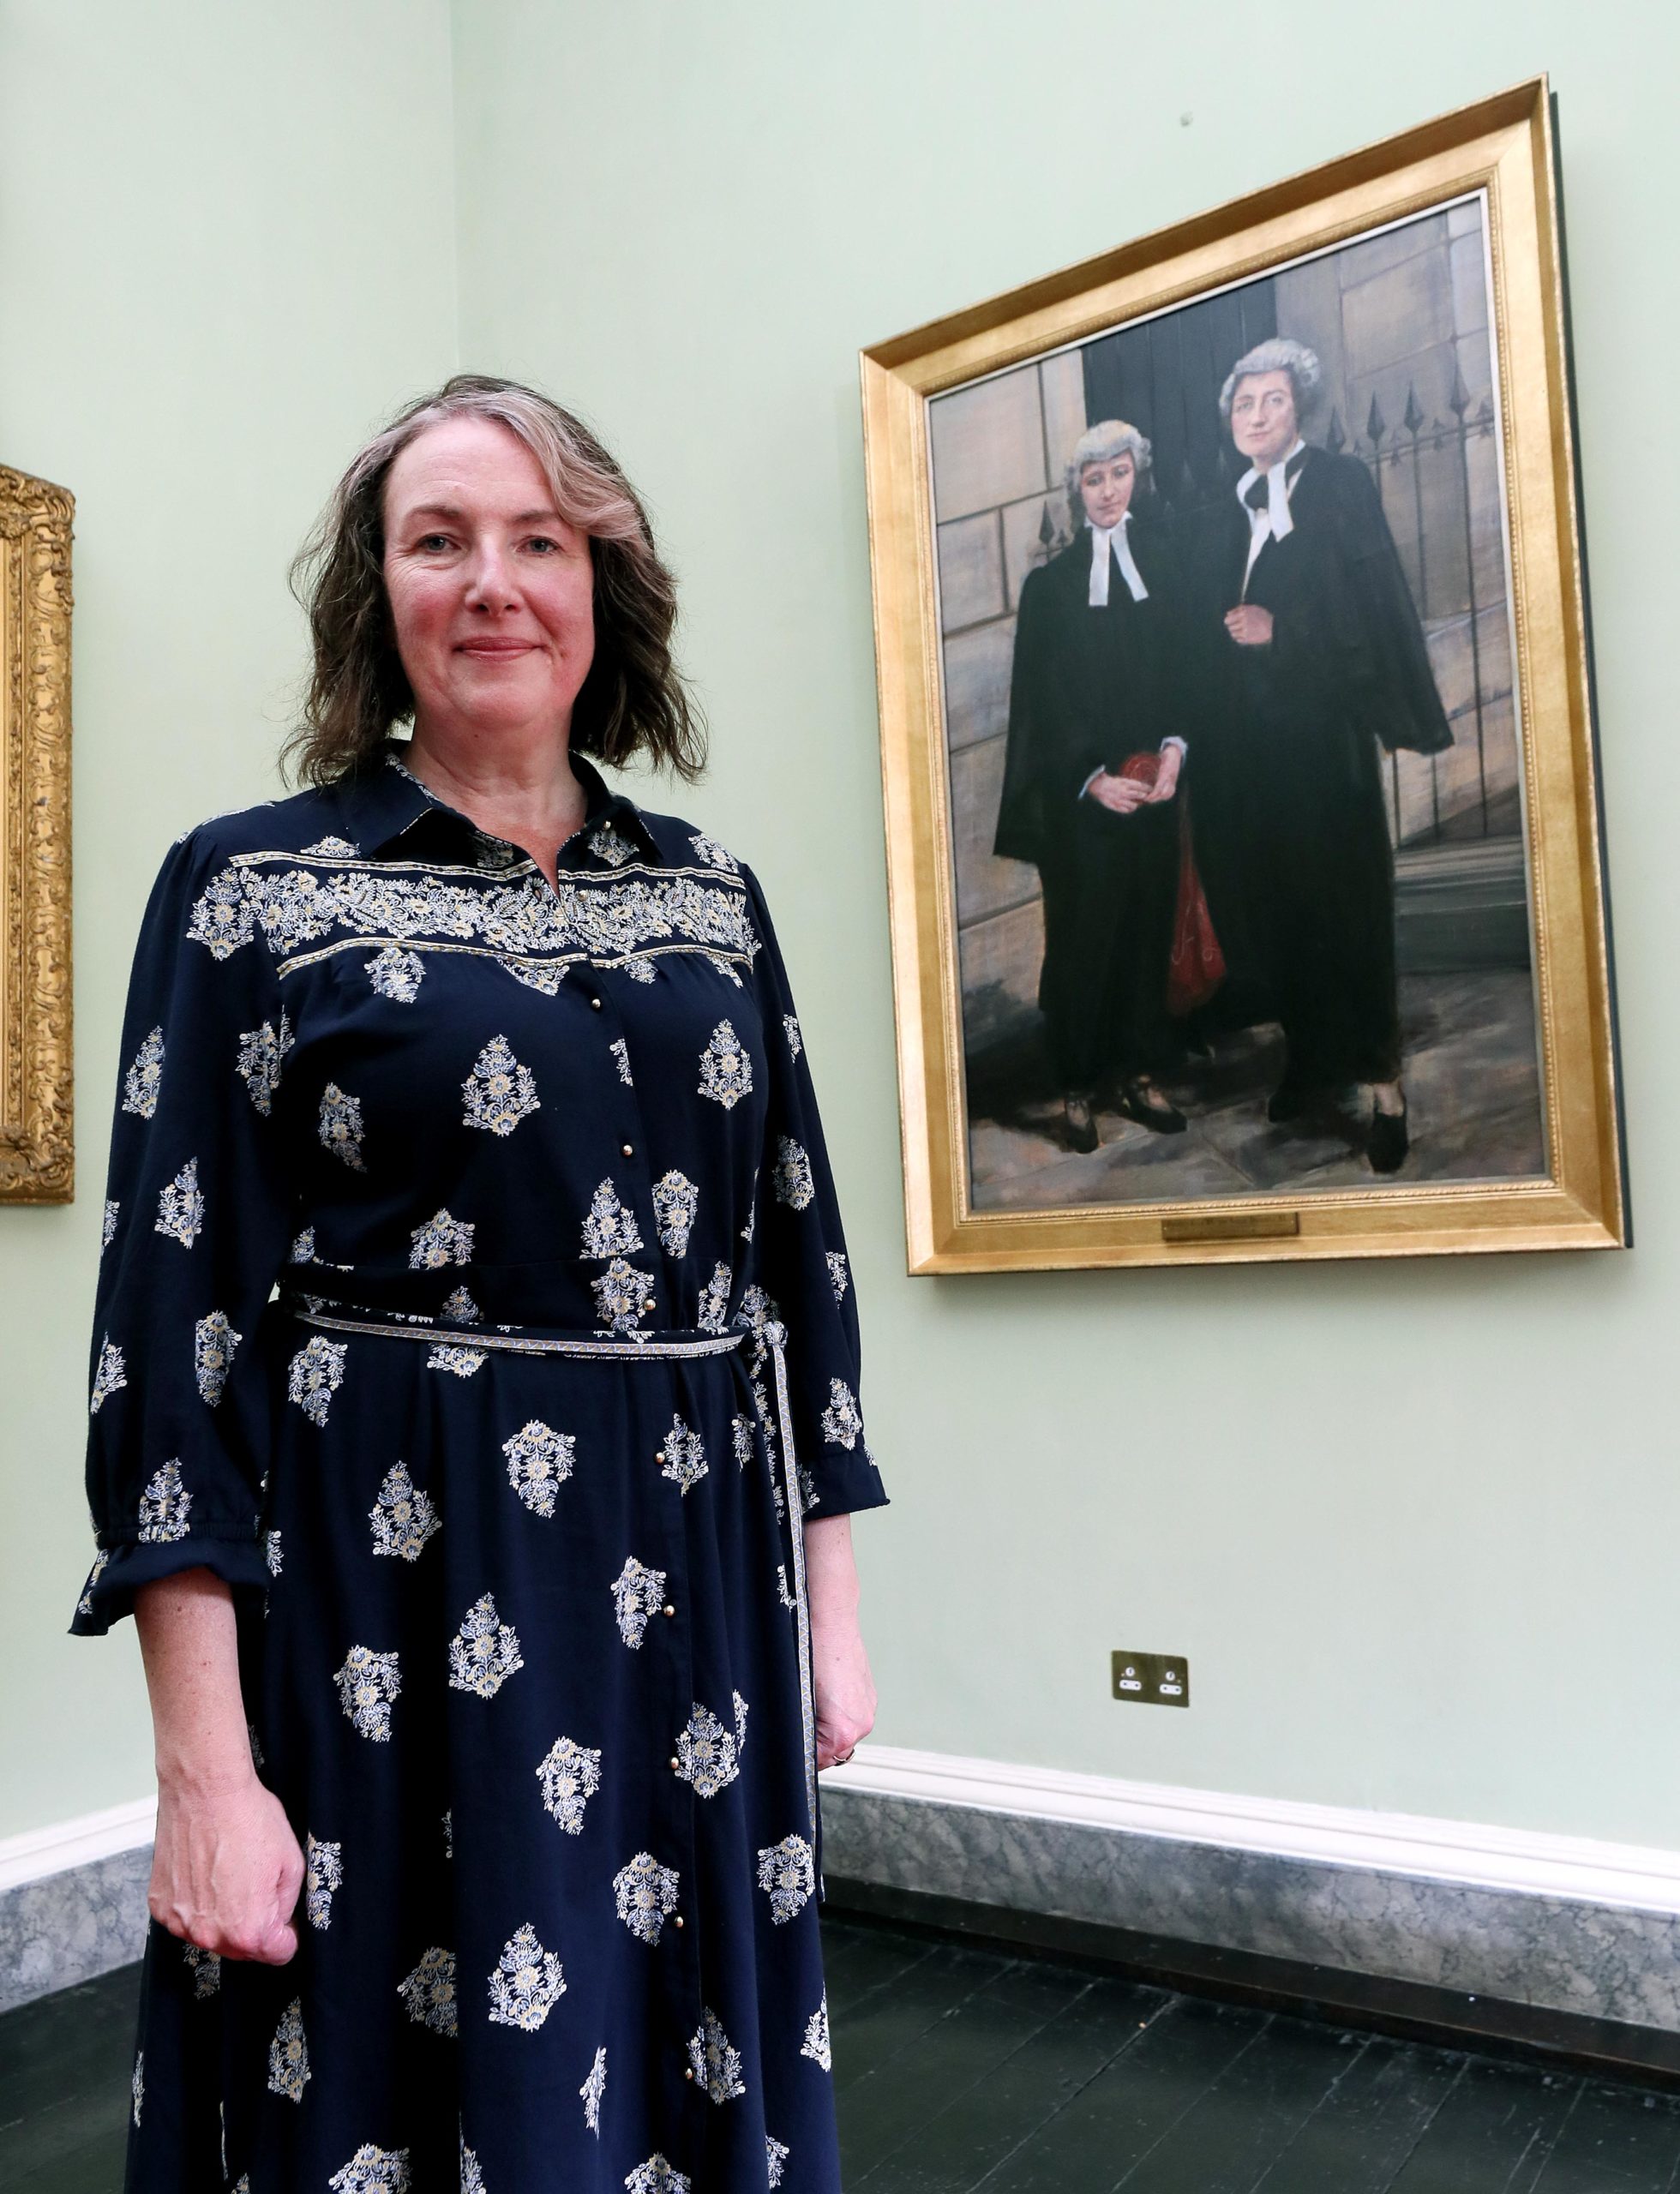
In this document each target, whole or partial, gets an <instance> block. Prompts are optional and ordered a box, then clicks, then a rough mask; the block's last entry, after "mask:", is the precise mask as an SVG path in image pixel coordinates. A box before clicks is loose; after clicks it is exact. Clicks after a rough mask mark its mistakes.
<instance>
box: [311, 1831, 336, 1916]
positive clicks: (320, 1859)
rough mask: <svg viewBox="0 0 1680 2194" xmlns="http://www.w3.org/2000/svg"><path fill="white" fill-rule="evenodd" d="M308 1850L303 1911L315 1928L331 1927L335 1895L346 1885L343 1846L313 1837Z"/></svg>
mask: <svg viewBox="0 0 1680 2194" xmlns="http://www.w3.org/2000/svg"><path fill="white" fill-rule="evenodd" d="M305 1849H306V1864H305V1872H304V1875H303V1909H304V1910H305V1911H306V1912H307V1913H308V1914H309V1925H310V1927H323V1928H324V1927H331V1926H332V1924H333V1891H334V1890H338V1889H342V1888H343V1886H344V1879H345V1867H344V1846H343V1844H342V1843H323V1842H322V1841H321V1839H320V1837H315V1836H311V1837H309V1842H308V1844H307V1846H306V1847H305Z"/></svg>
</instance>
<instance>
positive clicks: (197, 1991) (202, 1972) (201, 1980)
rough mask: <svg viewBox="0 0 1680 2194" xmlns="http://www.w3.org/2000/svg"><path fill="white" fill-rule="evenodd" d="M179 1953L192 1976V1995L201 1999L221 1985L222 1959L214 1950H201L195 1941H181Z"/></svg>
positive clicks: (211, 1994) (210, 1994) (213, 1992)
mask: <svg viewBox="0 0 1680 2194" xmlns="http://www.w3.org/2000/svg"><path fill="white" fill-rule="evenodd" d="M181 1955H182V1957H183V1958H184V1959H185V1960H186V1963H187V1968H188V1970H189V1972H190V1973H191V1975H192V1976H193V1996H194V1998H195V2000H198V2001H201V2000H202V1999H204V1998H205V1997H206V1996H213V1995H214V1994H215V1993H216V1991H217V1990H218V1989H219V1987H221V1985H222V1961H221V1958H220V1957H219V1955H218V1953H217V1952H216V1951H201V1949H200V1948H199V1946H198V1945H197V1944H196V1943H183V1944H182V1945H181Z"/></svg>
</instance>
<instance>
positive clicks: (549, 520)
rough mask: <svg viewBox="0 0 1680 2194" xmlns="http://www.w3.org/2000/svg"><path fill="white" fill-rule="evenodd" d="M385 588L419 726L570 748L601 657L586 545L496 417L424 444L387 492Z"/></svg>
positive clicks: (444, 431)
mask: <svg viewBox="0 0 1680 2194" xmlns="http://www.w3.org/2000/svg"><path fill="white" fill-rule="evenodd" d="M384 519H385V566H384V569H385V588H386V593H387V596H388V597H389V600H390V603H391V616H392V621H393V625H394V626H395V629H396V638H397V652H398V654H399V656H401V657H402V663H403V668H404V669H405V671H406V672H407V673H408V681H409V684H410V685H411V686H412V687H413V689H414V701H415V715H416V721H417V722H421V721H424V722H427V723H429V725H431V726H432V727H434V728H440V729H453V730H455V731H462V730H467V731H476V732H477V733H479V734H491V735H494V734H498V733H508V732H518V731H525V730H531V729H538V730H542V729H549V730H553V731H555V732H557V733H558V734H560V736H561V738H562V739H564V738H565V737H566V736H567V733H568V732H569V729H570V726H571V718H572V704H573V702H574V701H575V700H576V699H577V697H578V692H579V687H580V686H582V685H583V682H584V680H585V677H586V676H587V675H588V674H589V667H590V664H591V662H592V661H593V659H594V655H595V612H594V572H593V567H592V566H591V561H590V551H589V537H588V536H587V535H586V534H584V533H581V532H579V530H578V528H577V527H576V526H574V525H568V524H567V522H566V520H565V519H562V518H561V516H560V514H559V513H558V512H557V511H556V510H555V507H554V496H553V494H552V492H551V491H550V489H549V483H548V482H547V481H546V480H545V479H544V478H543V469H542V467H541V466H540V465H538V464H537V459H535V458H534V457H533V456H532V455H531V452H530V451H529V450H528V449H527V448H526V447H525V444H524V443H523V442H522V441H520V440H519V436H518V435H515V434H513V433H511V432H510V431H509V430H508V429H507V428H506V427H504V426H502V425H501V424H500V423H499V422H497V421H495V420H493V419H474V418H458V419H445V420H443V421H441V422H440V423H439V424H438V425H436V426H435V427H428V428H427V429H425V431H424V432H423V433H422V434H419V435H416V436H415V438H414V440H413V441H411V442H410V443H409V444H408V446H407V447H406V448H405V449H403V450H402V451H401V452H400V453H399V455H398V457H397V459H396V462H395V463H394V464H393V465H392V467H391V470H390V472H389V473H388V475H387V478H386V483H385V505H384Z"/></svg>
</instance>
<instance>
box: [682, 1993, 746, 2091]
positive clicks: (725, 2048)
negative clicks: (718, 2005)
mask: <svg viewBox="0 0 1680 2194" xmlns="http://www.w3.org/2000/svg"><path fill="white" fill-rule="evenodd" d="M688 2062H689V2064H690V2065H691V2066H692V2067H693V2073H694V2080H695V2083H696V2085H697V2086H699V2088H701V2089H704V2091H705V2094H706V2095H709V2096H710V2097H711V2101H713V2102H733V2101H735V2097H736V2096H737V2095H745V2094H746V2092H747V2083H746V2082H745V2080H743V2079H742V2078H741V2052H740V2050H738V2049H737V2048H736V2047H735V2045H734V2044H733V2042H731V2041H730V2040H729V2035H727V2034H725V2033H724V2031H723V2021H722V2020H721V2019H720V2018H719V2017H718V2016H717V2012H716V2011H713V2010H712V2009H711V2006H710V2005H703V2006H702V2015H701V2019H700V2023H699V2026H698V2027H697V2028H696V2029H694V2031H693V2034H692V2035H689V2037H688Z"/></svg>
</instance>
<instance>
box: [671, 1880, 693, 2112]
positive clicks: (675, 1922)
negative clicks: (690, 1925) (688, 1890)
mask: <svg viewBox="0 0 1680 2194" xmlns="http://www.w3.org/2000/svg"><path fill="white" fill-rule="evenodd" d="M671 1925H672V1927H681V1925H682V1915H681V1913H680V1912H679V1913H677V1914H675V1915H674V1917H673V1918H672V1921H671ZM688 2077H689V2078H690V2079H693V2077H694V2076H693V2073H692V2072H691V2073H690V2074H689V2075H688Z"/></svg>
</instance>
